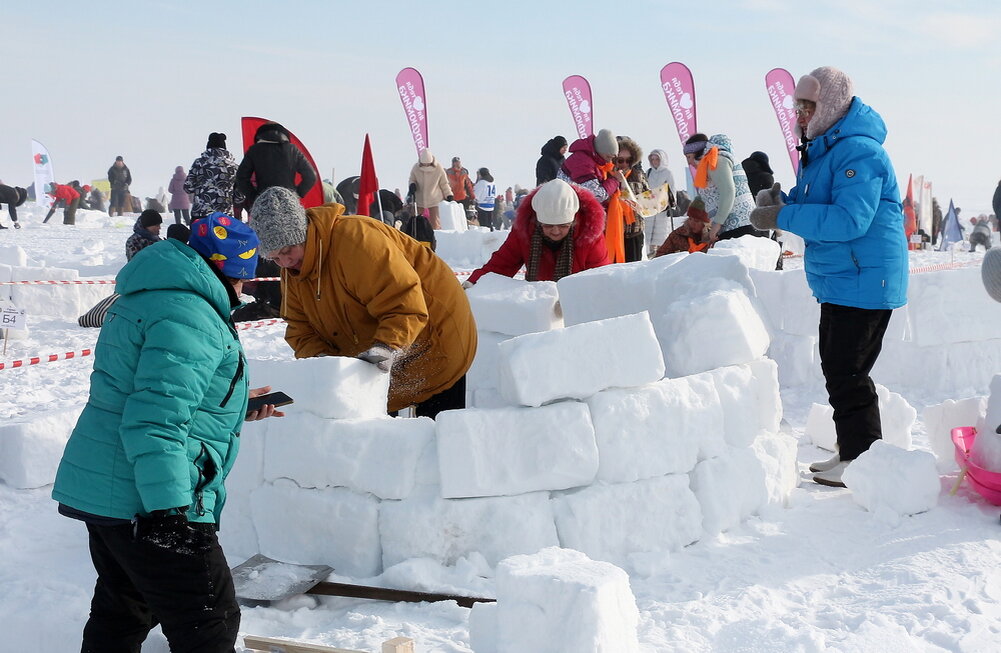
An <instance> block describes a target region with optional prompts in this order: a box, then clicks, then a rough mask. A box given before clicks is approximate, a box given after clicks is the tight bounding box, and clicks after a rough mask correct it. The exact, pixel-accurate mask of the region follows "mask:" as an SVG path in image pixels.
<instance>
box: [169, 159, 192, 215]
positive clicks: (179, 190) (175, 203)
mask: <svg viewBox="0 0 1001 653" xmlns="http://www.w3.org/2000/svg"><path fill="white" fill-rule="evenodd" d="M187 178H188V176H187V175H186V174H184V166H177V167H176V168H174V176H173V177H171V178H170V184H168V185H167V190H168V191H170V202H168V203H167V209H168V210H169V211H173V210H175V209H190V208H191V198H190V197H188V193H187V192H186V191H185V190H184V182H185V181H186V180H187Z"/></svg>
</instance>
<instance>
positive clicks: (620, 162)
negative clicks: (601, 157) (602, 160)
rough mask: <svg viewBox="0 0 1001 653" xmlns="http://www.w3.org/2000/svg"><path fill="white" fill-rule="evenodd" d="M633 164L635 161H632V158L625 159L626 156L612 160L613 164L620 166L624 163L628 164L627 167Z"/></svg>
mask: <svg viewBox="0 0 1001 653" xmlns="http://www.w3.org/2000/svg"><path fill="white" fill-rule="evenodd" d="M632 162H633V160H632V159H630V158H627V157H624V156H617V157H615V158H614V159H612V163H617V164H619V165H621V164H623V163H624V164H626V165H629V164H631V163H632Z"/></svg>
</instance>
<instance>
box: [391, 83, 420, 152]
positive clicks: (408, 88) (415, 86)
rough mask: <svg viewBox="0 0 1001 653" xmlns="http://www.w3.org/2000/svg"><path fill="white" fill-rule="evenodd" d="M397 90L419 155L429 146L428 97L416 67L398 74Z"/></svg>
mask: <svg viewBox="0 0 1001 653" xmlns="http://www.w3.org/2000/svg"><path fill="white" fill-rule="evenodd" d="M396 90H397V92H398V93H399V94H400V101H401V102H403V112H404V113H406V114H407V127H408V128H409V129H410V133H411V135H412V136H413V137H414V147H416V148H417V155H418V156H420V153H421V150H423V149H425V148H427V146H428V114H427V104H426V103H427V97H426V96H425V95H424V78H423V77H421V74H420V73H419V72H417V70H416V69H415V68H404V69H403V70H401V71H400V72H399V74H398V75H396Z"/></svg>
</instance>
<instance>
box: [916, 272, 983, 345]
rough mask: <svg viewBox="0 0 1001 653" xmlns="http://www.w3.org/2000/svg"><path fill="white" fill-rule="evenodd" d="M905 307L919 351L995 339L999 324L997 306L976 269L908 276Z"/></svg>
mask: <svg viewBox="0 0 1001 653" xmlns="http://www.w3.org/2000/svg"><path fill="white" fill-rule="evenodd" d="M907 304H908V314H909V317H910V326H911V333H912V336H913V338H914V342H915V343H916V344H917V345H919V346H922V347H930V346H936V345H947V344H952V343H957V342H978V341H980V340H988V339H991V338H996V337H997V328H996V325H997V324H999V323H1001V304H998V303H997V302H994V301H992V300H991V298H990V296H989V295H988V294H987V291H986V290H984V284H983V281H982V280H981V275H980V267H979V266H976V267H965V268H960V269H956V270H938V271H935V272H924V273H922V274H914V275H911V278H910V282H909V285H908V290H907Z"/></svg>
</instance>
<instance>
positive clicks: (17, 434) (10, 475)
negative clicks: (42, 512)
mask: <svg viewBox="0 0 1001 653" xmlns="http://www.w3.org/2000/svg"><path fill="white" fill-rule="evenodd" d="M81 411H83V406H78V407H75V408H67V409H63V410H54V411H50V412H47V413H42V414H40V415H32V416H30V417H25V418H17V417H15V418H12V419H7V420H4V422H3V423H2V424H0V481H3V482H4V483H6V484H7V485H9V486H10V487H13V488H17V489H21V490H27V489H33V488H39V487H44V486H46V485H49V484H50V483H52V482H53V481H55V480H56V470H57V469H58V468H59V461H60V460H61V459H62V456H63V449H64V448H65V447H66V441H67V440H69V437H70V433H72V432H73V427H75V426H76V421H77V419H78V418H79V417H80V413H81Z"/></svg>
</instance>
